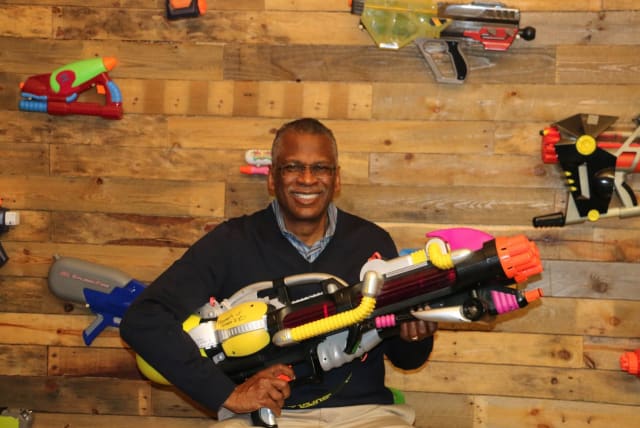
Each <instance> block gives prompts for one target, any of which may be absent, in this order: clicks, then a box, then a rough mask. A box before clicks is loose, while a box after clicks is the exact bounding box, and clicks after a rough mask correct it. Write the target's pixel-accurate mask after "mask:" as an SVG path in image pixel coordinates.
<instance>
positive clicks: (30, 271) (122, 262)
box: [2, 242, 185, 282]
mask: <svg viewBox="0 0 640 428" xmlns="http://www.w3.org/2000/svg"><path fill="white" fill-rule="evenodd" d="M3 246H4V247H5V250H6V251H7V253H8V254H9V257H11V258H10V259H9V261H8V262H7V264H5V265H4V266H3V267H2V274H3V275H7V276H18V275H19V276H28V277H40V278H45V277H47V276H48V273H49V268H50V267H51V263H52V262H53V257H54V256H63V257H76V258H79V259H84V260H87V261H89V262H92V263H97V264H101V265H104V266H111V267H114V268H116V269H119V270H121V271H123V272H126V273H128V274H129V275H131V277H133V278H136V279H137V280H139V281H142V282H149V281H152V280H153V279H155V278H156V277H157V276H158V275H160V273H162V271H163V270H164V269H166V268H167V267H168V266H169V265H170V264H171V263H173V261H174V260H175V259H177V258H178V257H180V256H181V255H182V254H183V253H184V251H185V248H179V247H150V246H135V245H76V244H56V243H47V242H41V243H29V244H17V243H14V242H3Z"/></svg>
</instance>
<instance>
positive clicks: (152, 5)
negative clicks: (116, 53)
mask: <svg viewBox="0 0 640 428" xmlns="http://www.w3.org/2000/svg"><path fill="white" fill-rule="evenodd" d="M223 1H224V0H223ZM244 1H247V0H238V2H239V3H240V2H244ZM3 2H4V3H10V4H24V1H23V0H3ZM29 3H30V4H34V5H44V6H63V5H64V6H85V7H88V6H91V7H96V8H101V7H107V8H112V7H122V8H143V9H144V8H148V9H160V8H164V7H165V3H164V0H111V1H109V2H107V3H105V2H104V1H102V0H60V1H52V0H32V1H30V2H29Z"/></svg>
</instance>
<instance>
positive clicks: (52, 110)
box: [18, 57, 122, 119]
mask: <svg viewBox="0 0 640 428" xmlns="http://www.w3.org/2000/svg"><path fill="white" fill-rule="evenodd" d="M116 64H117V60H116V59H115V58H112V57H104V58H91V59H85V60H82V61H77V62H74V63H71V64H67V65H64V66H62V67H60V68H58V69H56V70H54V71H53V72H52V73H48V74H38V75H35V76H31V77H29V78H28V79H27V80H26V81H25V82H22V83H21V84H20V89H21V96H22V99H21V100H20V102H19V106H18V107H19V108H20V110H22V111H31V112H40V113H49V114H52V115H68V114H84V115H91V116H101V117H103V118H105V119H121V118H122V94H121V93H120V89H119V88H118V86H117V85H116V84H115V82H113V81H112V80H111V79H110V78H109V74H108V72H109V71H111V70H112V69H113V68H114V67H115V66H116ZM92 88H95V89H96V91H97V92H98V93H99V94H101V95H104V96H105V102H104V104H100V103H95V102H80V101H78V97H79V95H80V94H81V93H82V92H84V91H87V90H89V89H92Z"/></svg>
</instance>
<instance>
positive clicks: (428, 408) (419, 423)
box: [404, 391, 475, 428]
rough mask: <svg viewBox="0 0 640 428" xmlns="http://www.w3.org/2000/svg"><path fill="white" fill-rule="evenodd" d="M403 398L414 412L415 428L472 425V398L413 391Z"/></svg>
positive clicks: (460, 427)
mask: <svg viewBox="0 0 640 428" xmlns="http://www.w3.org/2000/svg"><path fill="white" fill-rule="evenodd" d="M404 396H405V399H406V402H407V404H409V405H410V406H411V407H413V408H414V410H415V412H416V422H415V427H417V428H436V427H443V428H444V427H446V428H469V427H470V426H472V424H473V416H474V413H475V411H474V408H473V406H472V405H473V401H474V398H473V397H472V396H468V395H464V394H441V393H431V392H413V391H408V392H406V393H404Z"/></svg>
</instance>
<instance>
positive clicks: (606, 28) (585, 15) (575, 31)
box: [520, 4, 640, 46]
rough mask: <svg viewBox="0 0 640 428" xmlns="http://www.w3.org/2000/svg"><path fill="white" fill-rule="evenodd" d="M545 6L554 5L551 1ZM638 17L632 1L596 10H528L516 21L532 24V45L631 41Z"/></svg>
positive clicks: (638, 14) (633, 42) (626, 43)
mask: <svg viewBox="0 0 640 428" xmlns="http://www.w3.org/2000/svg"><path fill="white" fill-rule="evenodd" d="M548 7H554V8H555V6H554V5H551V4H550V5H549V6H548ZM639 20H640V13H638V9H637V5H634V6H632V7H631V10H615V9H614V10H606V11H597V12H596V11H594V12H572V11H562V10H558V11H557V12H553V13H549V12H547V11H545V12H534V11H532V12H527V13H526V14H523V15H522V19H521V21H520V25H521V26H523V27H524V26H527V25H529V26H532V27H534V28H536V30H537V31H536V39H535V41H534V42H533V43H532V44H533V45H535V46H557V45H583V44H590V45H635V44H637V40H638V39H637V37H636V36H634V34H633V33H634V32H633V31H632V28H634V27H635V26H636V25H638V21H639ZM617 30H620V31H617Z"/></svg>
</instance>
